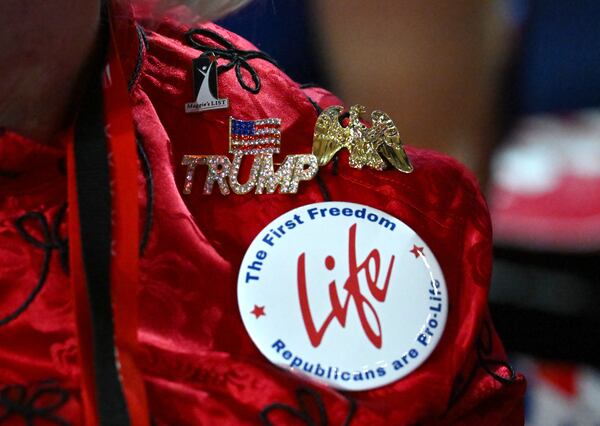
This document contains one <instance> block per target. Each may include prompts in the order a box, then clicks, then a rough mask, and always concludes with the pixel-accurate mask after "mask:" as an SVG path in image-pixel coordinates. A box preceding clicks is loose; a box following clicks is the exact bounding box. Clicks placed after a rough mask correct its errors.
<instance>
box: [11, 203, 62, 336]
mask: <svg viewBox="0 0 600 426" xmlns="http://www.w3.org/2000/svg"><path fill="white" fill-rule="evenodd" d="M66 207H67V205H66V204H63V206H62V207H60V209H59V210H58V211H57V213H56V216H55V217H54V220H53V222H52V227H50V225H49V224H48V221H47V220H46V217H45V216H44V215H43V214H42V213H40V212H27V213H25V214H24V215H22V216H20V217H19V218H18V219H17V220H15V222H14V226H15V228H16V230H17V232H18V233H19V235H21V237H22V238H23V239H24V240H25V241H27V242H28V243H29V244H31V245H33V246H34V247H36V248H39V249H41V250H43V251H44V259H43V260H42V269H41V271H40V277H39V279H38V282H37V283H36V285H35V286H34V287H33V289H32V290H31V292H30V293H29V295H28V296H27V297H26V298H25V300H24V301H23V302H22V303H21V305H20V306H19V307H17V308H16V309H15V310H14V311H12V312H11V313H9V314H8V315H5V316H4V317H2V318H0V326H4V325H6V324H8V323H10V322H11V321H14V320H15V319H17V318H18V317H19V316H20V315H21V314H22V313H23V312H25V310H26V309H27V308H28V307H29V305H31V303H32V302H33V301H34V300H35V298H36V297H37V295H38V294H39V292H40V291H41V290H42V288H43V287H44V284H46V279H47V278H48V271H49V270H50V261H51V259H52V252H53V250H57V251H58V252H59V255H60V263H61V265H62V268H63V270H64V271H65V272H67V271H68V268H69V264H68V259H69V254H68V245H67V240H66V238H62V237H61V236H60V233H59V228H60V225H61V223H62V221H63V218H64V216H65V210H66ZM33 221H35V222H37V224H38V225H39V227H40V229H41V234H42V240H39V239H37V238H36V237H34V236H33V235H31V234H30V233H29V231H28V230H27V228H26V227H25V225H26V224H27V223H28V222H33Z"/></svg>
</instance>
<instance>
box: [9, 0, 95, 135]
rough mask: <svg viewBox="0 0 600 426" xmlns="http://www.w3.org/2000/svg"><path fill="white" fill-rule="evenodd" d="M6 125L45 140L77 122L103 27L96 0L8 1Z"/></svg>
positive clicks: (23, 133) (21, 132)
mask: <svg viewBox="0 0 600 426" xmlns="http://www.w3.org/2000/svg"><path fill="white" fill-rule="evenodd" d="M1 3H2V4H1V5H0V28H2V31H1V32H0V76H1V77H0V126H1V127H6V128H10V129H12V130H14V131H16V132H18V133H20V134H22V135H24V136H27V137H30V138H33V139H36V140H38V141H40V142H43V143H48V142H50V141H51V140H52V139H53V138H54V136H55V135H56V134H57V133H58V132H60V131H61V130H63V129H64V127H65V126H67V125H68V123H69V121H70V120H71V118H72V117H71V116H72V114H73V104H74V102H75V101H76V100H77V98H78V97H79V96H80V92H81V88H82V86H83V85H84V84H85V82H86V81H87V79H86V76H85V74H86V70H87V68H88V64H89V63H90V62H91V61H92V58H93V55H94V51H96V50H97V49H95V45H96V40H97V35H98V29H99V16H100V13H99V2H98V1H96V0H56V1H47V0H28V1H23V0H2V2H1Z"/></svg>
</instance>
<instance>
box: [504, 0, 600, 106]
mask: <svg viewBox="0 0 600 426" xmlns="http://www.w3.org/2000/svg"><path fill="white" fill-rule="evenodd" d="M512 3H514V4H515V6H516V10H517V11H518V12H517V13H518V14H521V13H523V11H524V9H525V6H526V7H527V12H526V18H525V22H524V32H523V39H522V46H521V48H522V49H521V56H520V58H519V59H518V68H517V70H516V71H517V74H516V87H515V89H516V90H515V93H516V94H517V99H516V100H515V101H516V104H515V107H516V111H515V112H516V113H517V115H522V114H532V113H544V112H563V111H571V110H576V109H582V108H590V107H598V106H600V0H568V1H566V0H528V1H524V0H520V1H514V0H513V1H512Z"/></svg>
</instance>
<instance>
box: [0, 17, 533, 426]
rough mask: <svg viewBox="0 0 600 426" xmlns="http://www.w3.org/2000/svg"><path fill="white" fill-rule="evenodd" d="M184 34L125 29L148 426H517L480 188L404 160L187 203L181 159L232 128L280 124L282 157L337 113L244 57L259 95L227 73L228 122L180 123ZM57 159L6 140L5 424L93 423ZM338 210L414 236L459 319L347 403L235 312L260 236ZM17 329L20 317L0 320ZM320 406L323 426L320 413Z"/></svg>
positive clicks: (0, 352) (520, 385)
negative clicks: (419, 354)
mask: <svg viewBox="0 0 600 426" xmlns="http://www.w3.org/2000/svg"><path fill="white" fill-rule="evenodd" d="M203 27H204V28H206V29H209V30H211V31H214V32H216V33H217V34H220V35H221V36H222V37H224V38H225V39H227V40H228V41H230V42H231V43H232V44H233V45H235V46H236V47H237V48H238V49H245V50H256V48H255V47H254V46H252V45H251V44H250V43H248V42H247V41H246V40H243V39H242V38H240V37H238V36H237V35H235V34H232V33H229V32H227V31H226V30H224V29H222V28H219V27H218V26H216V25H214V24H206V25H204V26H203ZM188 29H189V28H187V27H185V26H183V25H180V24H177V23H173V22H166V23H163V24H161V25H160V26H158V27H157V28H155V29H154V30H142V28H141V27H140V28H139V29H137V30H136V27H135V26H134V23H133V21H127V22H122V28H120V29H119V35H120V41H121V45H120V46H119V48H120V50H121V57H122V59H123V62H124V68H125V72H126V75H127V76H129V77H130V86H131V87H130V98H131V104H132V109H133V115H134V121H135V127H136V130H137V132H138V134H139V138H140V141H141V144H142V147H143V150H144V152H145V155H146V156H147V159H148V163H149V168H150V170H149V171H150V172H151V173H150V174H151V177H152V178H151V180H150V179H148V177H149V174H148V173H144V170H143V169H144V162H143V161H142V162H140V177H139V200H140V206H141V212H142V217H141V222H142V223H143V224H147V223H149V221H151V227H149V234H148V239H147V244H146V246H145V249H144V251H143V255H142V258H141V292H140V294H139V306H140V329H139V340H140V346H141V350H140V353H139V355H138V356H137V359H136V362H137V364H138V366H139V368H140V369H141V370H142V372H143V375H144V380H145V385H146V391H147V394H148V404H149V410H150V413H151V417H152V418H153V420H154V422H155V424H156V425H203V424H206V425H209V424H222V425H242V424H247V425H250V424H259V423H260V422H261V417H260V413H261V412H263V413H264V410H265V409H266V408H267V407H271V409H269V410H267V413H268V419H269V420H270V421H271V422H272V423H273V424H307V423H308V420H306V418H305V419H304V420H302V419H301V418H302V417H303V416H310V418H311V419H313V422H314V423H308V424H319V423H318V422H319V418H320V417H319V416H320V415H325V416H326V418H327V419H328V422H329V423H328V424H332V425H338V424H339V425H342V424H351V425H383V424H387V425H406V424H470V425H481V424H486V425H513V424H522V423H523V404H522V402H523V401H522V399H523V392H524V387H525V385H524V379H523V377H522V376H520V375H513V374H512V372H511V370H510V368H509V367H508V366H509V364H508V363H507V361H506V355H505V353H504V350H503V348H502V344H501V342H500V340H499V339H498V336H497V335H496V333H495V331H494V328H493V326H492V324H491V320H490V317H489V313H488V308H487V294H488V288H489V283H490V272H491V262H492V239H491V238H492V237H491V226H490V219H489V215H488V211H487V207H486V204H485V201H484V199H483V197H482V195H481V193H480V191H479V189H478V187H477V183H476V182H475V179H474V177H473V176H472V175H471V174H470V173H469V172H468V171H467V170H466V169H465V168H464V167H463V166H461V165H460V164H458V163H457V162H456V161H454V160H452V159H450V158H448V157H445V156H443V155H440V154H437V153H434V152H431V151H426V150H420V149H413V148H410V147H409V148H407V153H408V156H409V157H410V160H411V162H412V164H413V166H414V172H413V173H411V174H408V175H407V174H402V173H399V172H397V171H394V170H386V171H383V172H379V171H375V170H373V169H370V168H363V169H361V170H358V169H354V168H351V167H349V165H348V154H347V153H346V152H342V154H341V156H340V159H339V164H338V170H334V165H333V164H331V163H330V164H329V165H327V166H325V167H322V168H321V169H320V172H319V175H320V177H321V178H322V181H323V183H324V188H323V187H321V186H320V185H319V184H318V182H317V180H311V181H309V182H303V183H302V184H301V185H300V190H299V192H298V194H296V195H284V194H273V195H256V194H254V193H250V194H246V195H229V196H223V195H221V194H220V193H219V191H218V190H214V191H213V194H211V195H202V194H201V189H202V181H201V177H197V178H196V181H195V184H194V185H195V186H194V191H193V192H192V194H190V195H182V188H183V182H184V178H185V170H186V169H185V167H184V166H181V165H180V163H181V160H182V157H183V156H184V155H186V154H223V155H225V154H227V149H228V131H229V128H228V120H229V117H230V116H233V117H237V118H244V119H249V120H251V119H260V118H269V117H279V118H281V119H282V135H281V141H282V142H281V150H282V152H281V156H282V157H281V158H283V156H284V155H286V154H298V153H310V152H311V146H312V140H313V130H314V126H315V122H316V119H317V116H318V109H319V108H325V107H327V106H331V105H337V104H341V102H340V101H339V100H338V99H337V98H336V97H334V96H333V95H331V94H330V93H329V92H327V91H325V90H323V89H319V88H307V89H303V88H301V87H300V86H299V85H298V84H297V83H295V82H294V81H292V80H291V79H290V78H289V77H288V76H287V75H285V73H284V72H282V71H281V70H280V69H278V68H277V67H276V66H275V65H272V64H271V63H269V62H267V61H265V60H263V59H251V60H249V61H248V62H249V64H250V65H251V66H252V67H253V68H254V69H255V70H256V73H257V75H258V76H259V78H260V82H261V89H260V91H259V93H256V94H253V93H250V92H249V91H247V90H244V89H243V88H242V87H241V86H240V82H239V81H238V79H237V78H236V74H235V71H234V70H230V71H227V72H224V73H222V74H221V75H220V76H219V94H220V95H221V96H222V97H227V98H228V99H229V103H230V108H229V109H228V110H227V109H221V110H214V111H209V112H203V113H199V114H186V113H185V112H184V107H183V106H184V105H185V103H187V102H191V101H193V100H194V99H193V97H194V95H193V90H192V87H193V83H192V73H191V63H192V60H193V59H195V58H197V57H198V56H199V54H200V52H199V51H198V50H196V49H194V48H192V47H190V46H189V45H188V43H187V42H186V39H185V37H184V34H185V32H186V31H187V30H188ZM144 35H145V39H144ZM200 39H202V38H201V37H200ZM205 41H206V42H207V43H208V44H211V43H213V44H214V42H213V41H210V40H207V39H205ZM227 62H228V60H227V59H224V58H221V59H219V64H226V63H227ZM244 73H245V71H244ZM244 78H246V81H247V82H248V83H249V84H250V85H251V84H252V83H251V80H250V79H249V75H245V76H244ZM400 127H401V125H400ZM64 157H65V151H64V146H63V145H61V144H57V145H55V146H43V145H41V144H38V143H36V142H35V141H31V140H27V139H25V138H23V137H21V136H19V135H17V134H15V133H13V132H11V131H9V130H4V131H3V133H2V134H1V135H0V319H4V320H3V322H0V389H2V392H0V419H1V420H0V423H2V424H21V423H22V421H23V420H22V419H24V418H27V416H30V417H29V418H31V419H33V424H63V423H60V421H63V420H64V421H68V422H71V423H72V424H83V423H84V419H83V418H82V408H81V399H80V393H79V389H80V374H79V366H78V351H77V339H76V334H75V332H76V329H75V322H74V312H73V302H72V299H71V291H70V289H69V280H68V275H67V274H68V265H67V264H66V263H67V262H65V261H64V260H65V259H66V250H67V249H66V246H67V242H66V240H67V238H68V235H66V226H65V225H64V220H65V214H64V213H65V209H64V207H63V206H64V205H65V202H66V197H67V194H66V177H65V172H64ZM146 172H147V171H146ZM149 194H150V195H151V197H152V199H150V200H149V198H148V195H149ZM327 195H328V196H329V198H330V199H331V200H335V201H348V202H354V203H359V204H363V205H367V206H371V207H374V208H377V209H379V210H382V211H384V212H386V213H389V214H391V215H392V216H394V217H396V218H398V219H400V220H402V221H403V222H404V223H406V224H408V225H409V226H410V227H411V228H413V229H414V230H415V231H416V232H417V233H418V234H419V235H420V236H421V237H422V238H423V240H424V241H425V242H426V243H427V244H428V246H429V247H430V248H431V250H432V251H433V252H434V253H435V255H436V257H437V259H438V261H439V263H440V265H441V268H442V270H443V271H444V276H445V277H446V284H447V286H448V293H449V301H450V308H449V316H448V322H447V325H446V329H445V331H444V334H443V336H442V340H441V342H440V343H439V345H438V346H437V348H436V349H435V351H434V352H433V354H432V355H431V357H430V358H428V359H427V361H426V362H425V363H424V364H423V365H422V366H421V367H419V368H418V369H417V370H416V371H414V372H413V373H411V374H409V375H408V376H407V377H405V378H403V379H401V380H399V381H397V382H395V383H392V384H390V385H387V386H384V387H382V388H378V389H374V390H369V391H361V392H339V391H336V390H335V389H332V388H329V387H327V386H325V385H319V384H316V383H313V382H308V381H307V380H305V379H302V378H301V377H299V376H297V375H295V374H292V373H290V372H287V371H284V370H283V369H280V368H278V367H275V366H274V365H272V364H271V363H270V362H269V361H268V360H267V359H265V358H264V357H263V356H262V355H261V354H260V352H259V351H258V350H257V348H256V346H255V345H254V344H253V342H252V341H251V339H250V338H249V336H248V334H247V332H246V330H245V328H244V326H243V324H242V321H241V318H240V313H239V311H238V306H237V296H236V283H237V276H238V271H239V267H240V264H241V261H242V257H243V256H244V254H245V251H246V248H247V247H248V245H249V244H250V243H251V241H252V240H253V239H254V237H255V236H256V235H257V233H258V232H259V231H260V230H261V229H263V228H264V227H265V226H266V225H267V224H268V223H269V222H270V221H272V220H273V219H275V218H276V217H278V216H280V215H281V214H283V213H285V212H287V211H289V210H291V209H294V208H296V207H299V206H303V205H306V204H310V203H315V202H320V201H324V197H327ZM149 202H150V203H149ZM66 215H68V211H67V213H66ZM19 218H21V219H19ZM142 231H143V230H141V231H140V232H142ZM36 284H38V285H39V292H36V288H35V287H36ZM29 299H31V300H29ZM29 302H30V303H29ZM20 306H22V307H23V309H22V312H20V311H19V312H16V313H15V311H16V310H17V309H18V308H19V307H20ZM9 313H15V315H13V318H5V317H6V315H8V314H9ZM340 350H343V348H340ZM40 389H41V390H42V392H41V396H40V393H39V390H40ZM48 389H52V391H50V392H48ZM307 389H309V390H307ZM36 391H38V396H37V397H36V396H35V395H36ZM20 392H22V393H20ZM303 401H304V402H306V401H308V402H306V404H307V405H308V406H309V407H308V408H306V409H303ZM273 404H276V405H273ZM320 404H322V406H323V408H324V410H325V413H321V414H319V413H317V412H315V409H314V407H318V406H319V405H320ZM286 406H287V407H288V408H282V407H286ZM310 407H313V408H310ZM293 410H295V411H294V412H295V413H296V415H294V414H293V413H290V411H293ZM316 411H318V410H316ZM20 422H21V423H20Z"/></svg>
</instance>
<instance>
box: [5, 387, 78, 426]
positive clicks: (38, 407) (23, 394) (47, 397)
mask: <svg viewBox="0 0 600 426" xmlns="http://www.w3.org/2000/svg"><path fill="white" fill-rule="evenodd" d="M68 400H69V392H67V391H66V390H65V389H63V388H61V387H60V386H59V385H58V384H57V383H56V382H55V381H50V380H48V381H44V382H40V383H37V384H35V385H32V386H25V385H19V384H12V385H5V386H2V387H0V423H2V422H3V421H5V420H8V419H10V418H11V417H13V418H14V417H15V416H20V417H21V418H22V419H23V420H25V424H26V425H27V426H33V425H34V424H35V420H45V421H47V422H51V423H53V424H56V425H59V426H70V423H69V422H67V421H66V420H65V419H63V418H62V417H59V416H58V415H56V414H54V413H55V412H56V411H58V410H60V408H61V407H62V406H63V405H65V404H66V403H67V401H68Z"/></svg>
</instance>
